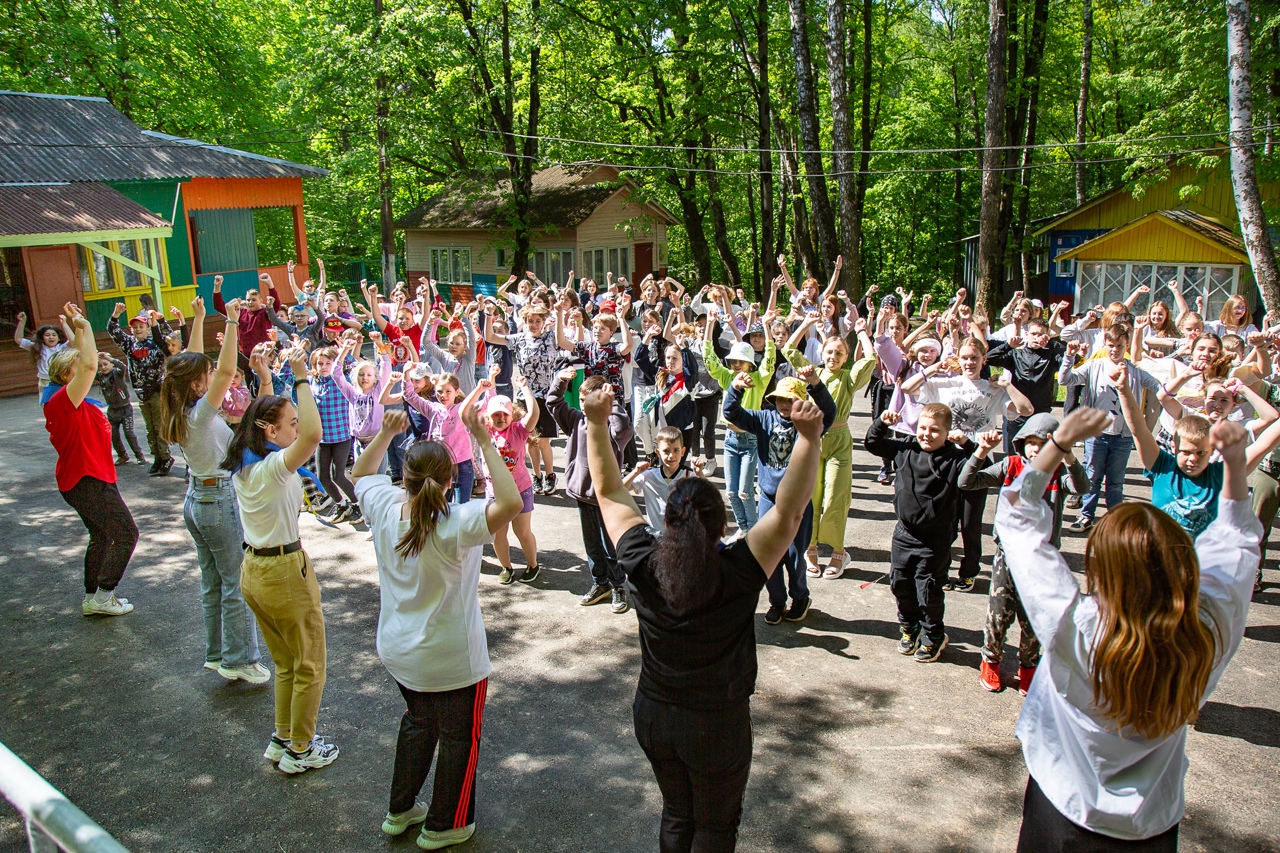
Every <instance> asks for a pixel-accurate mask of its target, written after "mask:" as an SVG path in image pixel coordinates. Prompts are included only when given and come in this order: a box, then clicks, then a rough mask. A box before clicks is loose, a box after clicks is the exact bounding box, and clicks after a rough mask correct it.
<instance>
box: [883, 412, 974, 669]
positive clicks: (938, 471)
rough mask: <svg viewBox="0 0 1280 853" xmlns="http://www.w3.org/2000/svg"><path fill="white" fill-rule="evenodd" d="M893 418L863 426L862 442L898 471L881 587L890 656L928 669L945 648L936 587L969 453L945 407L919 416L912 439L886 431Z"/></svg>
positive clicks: (946, 563)
mask: <svg viewBox="0 0 1280 853" xmlns="http://www.w3.org/2000/svg"><path fill="white" fill-rule="evenodd" d="M899 420H901V416H900V415H899V414H898V413H897V412H884V413H883V414H881V415H880V418H879V419H878V420H875V421H872V422H871V429H869V430H867V438H866V441H865V444H866V448H867V452H869V453H871V454H872V455H874V456H879V457H880V458H882V459H886V460H892V461H893V462H894V464H895V465H896V466H897V471H898V475H897V477H896V478H895V479H894V481H893V506H894V509H895V510H896V511H897V513H898V526H897V527H895V528H894V531H893V545H892V547H891V549H890V551H889V564H890V570H889V587H890V589H892V590H893V595H894V597H895V598H896V599H898V623H899V625H900V626H901V629H902V638H901V639H900V640H899V641H898V652H899V653H900V654H904V655H914V656H915V659H916V660H917V661H919V662H920V663H929V662H931V661H935V660H937V659H938V656H939V655H941V654H942V650H943V649H944V648H946V646H947V634H946V631H945V630H944V628H943V625H942V616H943V609H944V601H943V592H942V585H943V584H944V583H945V582H946V580H947V570H948V568H949V567H950V566H951V544H952V543H953V542H955V539H956V513H957V512H958V511H959V507H960V486H959V484H958V483H959V479H960V469H961V468H963V467H964V463H965V461H966V460H967V459H968V458H969V454H971V453H972V452H973V449H974V448H973V443H972V442H970V441H969V439H968V438H967V437H966V436H965V434H964V433H962V432H960V431H959V430H956V431H954V432H953V431H952V429H951V409H949V408H948V407H947V406H946V405H944V404H942V403H930V404H928V405H927V406H925V407H924V408H923V409H921V410H920V419H919V421H918V422H917V426H916V436H915V438H910V437H908V436H905V435H901V434H899V433H893V432H891V431H890V429H889V427H891V426H893V425H894V424H896V423H897V422H898V421H899Z"/></svg>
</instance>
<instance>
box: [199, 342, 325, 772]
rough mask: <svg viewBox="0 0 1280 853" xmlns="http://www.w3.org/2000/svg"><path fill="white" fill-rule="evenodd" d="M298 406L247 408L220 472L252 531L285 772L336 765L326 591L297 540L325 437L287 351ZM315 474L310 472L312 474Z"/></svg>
mask: <svg viewBox="0 0 1280 853" xmlns="http://www.w3.org/2000/svg"><path fill="white" fill-rule="evenodd" d="M287 355H288V359H289V367H290V369H292V371H293V376H294V380H293V390H294V393H295V394H296V395H297V399H298V405H297V407H296V408H295V407H294V405H293V403H292V402H290V401H289V398H288V397H277V396H275V395H274V394H263V395H262V396H260V397H258V398H257V399H255V400H254V401H253V402H252V403H250V404H249V408H248V409H246V410H245V413H244V419H243V420H241V421H240V423H239V424H238V425H237V426H236V432H235V435H234V437H233V438H232V439H231V443H230V445H229V446H228V447H227V454H226V456H225V457H224V458H223V460H222V462H221V463H220V465H219V467H220V468H221V469H222V470H224V471H227V472H230V473H231V474H232V477H231V484H232V485H233V486H234V487H235V490H236V500H237V501H238V502H239V505H240V525H241V527H243V529H244V541H245V545H246V547H245V552H244V562H243V563H242V564H241V568H240V589H241V590H242V591H243V592H244V600H245V603H247V604H248V605H249V609H251V610H252V611H253V615H254V616H257V617H258V627H260V628H261V629H262V636H263V639H265V640H266V641H267V648H268V649H270V650H271V659H272V660H273V661H274V662H275V665H276V690H275V700H276V701H275V707H276V730H275V734H273V735H272V736H271V742H270V743H269V744H268V745H267V751H266V752H265V753H263V757H264V758H268V759H270V760H272V761H278V762H280V769H281V770H283V771H284V772H285V773H302V772H304V771H306V770H310V769H312V768H317V767H325V766H327V765H329V764H332V763H333V761H334V759H336V758H337V757H338V747H337V746H335V745H334V744H331V743H326V742H325V741H324V739H323V738H320V737H317V736H316V717H317V716H318V715H319V713H320V699H321V697H322V695H323V694H324V681H325V669H326V658H325V639H324V614H323V613H322V612H321V610H320V585H319V583H317V582H316V573H315V569H314V567H313V566H312V564H311V559H310V558H309V557H308V556H307V552H306V551H304V550H302V542H301V540H300V539H299V538H298V513H300V512H301V511H302V478H301V477H299V476H298V471H300V470H302V466H303V465H305V464H306V462H307V460H308V459H310V458H311V454H313V453H315V451H316V448H317V447H319V445H320V439H321V437H322V436H323V434H324V433H323V428H322V427H321V425H320V410H319V409H318V408H316V398H315V397H314V396H313V395H312V393H311V384H310V381H309V380H308V379H307V353H306V350H304V349H303V348H302V347H295V348H294V349H292V350H290V351H289V352H288V353H287ZM308 476H309V477H310V476H311V475H310V473H308Z"/></svg>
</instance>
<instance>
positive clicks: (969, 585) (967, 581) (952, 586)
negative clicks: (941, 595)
mask: <svg viewBox="0 0 1280 853" xmlns="http://www.w3.org/2000/svg"><path fill="white" fill-rule="evenodd" d="M975 580H977V579H976V578H952V579H951V580H948V581H947V582H946V583H944V584H943V585H942V588H943V589H945V590H947V591H948V592H969V591H971V590H972V589H973V583H974V581H975Z"/></svg>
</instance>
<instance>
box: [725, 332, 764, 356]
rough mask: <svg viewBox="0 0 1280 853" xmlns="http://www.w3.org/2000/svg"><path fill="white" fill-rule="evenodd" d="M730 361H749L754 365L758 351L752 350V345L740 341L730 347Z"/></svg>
mask: <svg viewBox="0 0 1280 853" xmlns="http://www.w3.org/2000/svg"><path fill="white" fill-rule="evenodd" d="M761 331H763V330H761ZM728 360H729V361H749V362H751V363H752V364H755V363H756V351H755V350H754V349H752V348H751V344H749V343H747V342H746V341H738V342H737V343H736V344H734V345H733V346H731V347H729V356H728Z"/></svg>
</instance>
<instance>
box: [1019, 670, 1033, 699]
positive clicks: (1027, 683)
mask: <svg viewBox="0 0 1280 853" xmlns="http://www.w3.org/2000/svg"><path fill="white" fill-rule="evenodd" d="M1035 674H1036V668H1035V667H1034V666H1020V667H1018V692H1019V693H1021V694H1022V695H1023V696H1026V695H1027V691H1028V690H1030V689H1031V678H1032V676H1034V675H1035Z"/></svg>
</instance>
